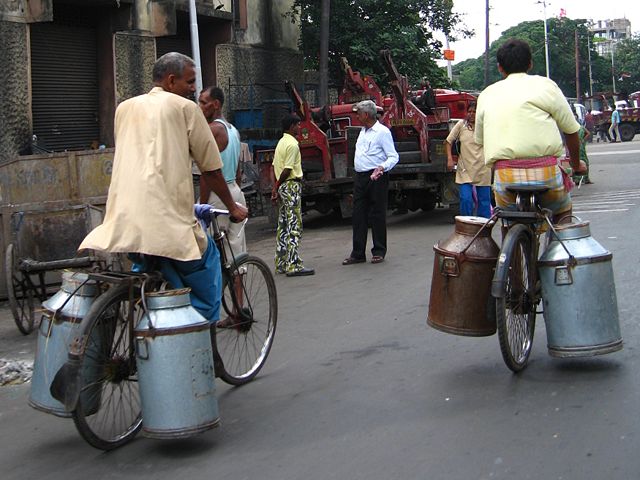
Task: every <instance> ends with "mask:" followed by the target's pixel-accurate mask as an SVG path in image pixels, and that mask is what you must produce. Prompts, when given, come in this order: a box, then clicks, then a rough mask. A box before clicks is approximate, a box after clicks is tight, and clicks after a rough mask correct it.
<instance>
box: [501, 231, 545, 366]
mask: <svg viewBox="0 0 640 480" xmlns="http://www.w3.org/2000/svg"><path fill="white" fill-rule="evenodd" d="M517 227H518V226H516V227H514V228H513V229H512V231H513V233H512V234H513V235H515V238H513V239H512V240H513V241H511V242H508V241H505V244H507V245H509V246H510V247H509V251H508V252H504V253H506V261H507V262H508V265H506V266H505V267H506V268H505V269H504V272H505V275H506V278H505V282H504V285H505V291H504V295H503V296H501V297H499V298H496V323H497V327H498V339H499V341H500V350H501V351H502V358H503V359H504V362H505V364H506V365H507V367H509V368H510V369H511V370H512V371H513V372H519V371H521V370H522V369H523V368H525V366H526V365H527V361H528V360H529V354H530V353H531V347H532V345H533V333H534V329H535V322H536V300H535V298H536V292H535V262H534V259H533V257H532V245H531V237H530V236H529V234H528V231H527V230H526V228H517Z"/></svg>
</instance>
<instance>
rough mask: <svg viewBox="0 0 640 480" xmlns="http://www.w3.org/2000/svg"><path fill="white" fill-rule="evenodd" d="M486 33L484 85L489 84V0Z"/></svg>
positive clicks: (486, 14)
mask: <svg viewBox="0 0 640 480" xmlns="http://www.w3.org/2000/svg"><path fill="white" fill-rule="evenodd" d="M485 21H486V25H485V32H484V33H485V35H484V86H485V87H487V86H489V0H487V6H486V13H485Z"/></svg>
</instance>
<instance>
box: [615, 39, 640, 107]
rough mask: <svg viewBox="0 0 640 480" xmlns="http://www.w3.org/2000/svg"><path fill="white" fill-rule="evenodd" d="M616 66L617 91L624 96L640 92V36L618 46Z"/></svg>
mask: <svg viewBox="0 0 640 480" xmlns="http://www.w3.org/2000/svg"><path fill="white" fill-rule="evenodd" d="M614 64H615V72H614V73H615V75H616V87H617V90H618V91H619V92H620V93H621V94H623V95H628V94H630V93H633V92H637V91H640V34H636V35H634V36H633V37H631V38H627V39H625V40H622V41H621V42H620V43H619V44H618V45H617V48H616V50H615V58H614ZM627 75H629V76H627Z"/></svg>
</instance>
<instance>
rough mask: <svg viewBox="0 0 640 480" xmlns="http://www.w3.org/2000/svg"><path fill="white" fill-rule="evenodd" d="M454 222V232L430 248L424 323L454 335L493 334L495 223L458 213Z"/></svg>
mask: <svg viewBox="0 0 640 480" xmlns="http://www.w3.org/2000/svg"><path fill="white" fill-rule="evenodd" d="M455 222H456V224H455V231H454V232H453V234H452V235H451V236H450V237H449V238H447V239H446V240H444V241H441V242H439V243H438V244H436V245H435V246H434V247H433V250H434V251H435V258H434V262H433V275H432V277H431V296H430V299H429V313H428V316H427V323H428V324H429V325H431V326H432V327H433V328H436V329H438V330H441V331H443V332H447V333H453V334H455V335H464V336H470V337H480V336H486V335H492V334H494V333H495V332H496V319H495V306H494V303H493V302H492V297H491V279H492V277H493V270H494V268H495V265H496V261H497V259H498V254H499V252H500V249H499V248H498V245H497V244H496V242H495V241H494V240H493V238H491V229H492V228H493V225H494V223H495V222H492V221H491V222H489V221H488V220H487V219H486V218H482V217H471V216H457V217H456V218H455Z"/></svg>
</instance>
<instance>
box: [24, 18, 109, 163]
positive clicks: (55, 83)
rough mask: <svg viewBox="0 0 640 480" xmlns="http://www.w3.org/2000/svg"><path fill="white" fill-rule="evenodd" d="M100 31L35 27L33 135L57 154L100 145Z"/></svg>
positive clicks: (82, 27)
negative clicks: (98, 47) (98, 48)
mask: <svg viewBox="0 0 640 480" xmlns="http://www.w3.org/2000/svg"><path fill="white" fill-rule="evenodd" d="M97 55H98V52H97V47H96V30H95V28H91V27H88V26H67V25H59V24H55V23H36V24H32V25H31V82H32V113H33V133H34V134H35V135H37V137H38V145H39V146H41V147H43V148H46V149H48V150H52V151H64V150H81V149H86V148H89V147H90V145H91V143H92V142H94V141H99V140H100V128H99V124H98V69H97Z"/></svg>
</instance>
